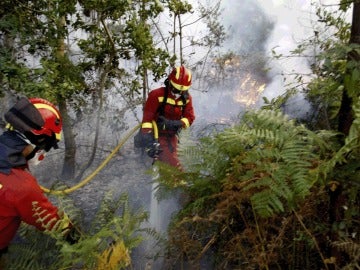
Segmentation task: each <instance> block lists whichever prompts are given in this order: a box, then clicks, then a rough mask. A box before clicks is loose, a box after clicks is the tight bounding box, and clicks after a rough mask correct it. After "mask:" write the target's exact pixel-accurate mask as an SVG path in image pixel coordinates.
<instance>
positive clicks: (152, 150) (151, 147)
mask: <svg viewBox="0 0 360 270" xmlns="http://www.w3.org/2000/svg"><path fill="white" fill-rule="evenodd" d="M145 152H146V153H147V154H148V156H149V157H151V158H157V157H158V156H159V155H160V153H161V152H162V150H161V148H160V144H159V143H158V142H156V141H154V142H152V143H149V144H148V145H147V146H146V147H145Z"/></svg>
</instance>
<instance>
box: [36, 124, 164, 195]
mask: <svg viewBox="0 0 360 270" xmlns="http://www.w3.org/2000/svg"><path fill="white" fill-rule="evenodd" d="M153 123H154V122H153ZM155 126H156V123H155ZM139 128H140V124H139V125H137V126H135V127H134V128H133V129H131V130H130V131H129V132H128V133H127V134H126V136H125V137H124V138H123V139H122V140H120V142H119V144H118V145H117V146H116V147H115V148H114V149H113V150H112V152H111V153H110V154H109V155H108V156H107V158H106V159H105V160H104V161H103V162H102V163H101V164H100V165H99V166H98V167H97V168H96V169H95V170H94V171H93V172H92V173H91V174H90V175H89V176H87V177H86V178H85V179H84V180H82V181H81V182H79V183H78V184H76V185H75V186H73V187H70V188H67V189H64V190H51V189H48V188H45V187H43V186H40V188H41V189H42V190H43V191H44V192H45V193H50V194H54V195H65V194H69V193H71V192H73V191H75V190H77V189H79V188H81V187H83V186H84V185H86V184H87V183H89V182H90V181H91V180H92V179H93V178H94V177H95V176H96V175H97V174H98V173H99V172H100V171H101V170H102V169H103V168H104V167H105V166H106V165H107V163H109V161H110V160H111V159H112V158H113V157H114V155H115V154H116V152H118V151H119V150H120V148H121V147H122V146H123V145H124V144H125V142H126V141H127V140H128V139H129V138H130V137H131V136H132V135H133V134H134V133H135V132H136V130H137V129H139ZM155 131H156V133H155ZM154 135H155V136H157V128H155V129H154ZM155 138H157V137H155Z"/></svg>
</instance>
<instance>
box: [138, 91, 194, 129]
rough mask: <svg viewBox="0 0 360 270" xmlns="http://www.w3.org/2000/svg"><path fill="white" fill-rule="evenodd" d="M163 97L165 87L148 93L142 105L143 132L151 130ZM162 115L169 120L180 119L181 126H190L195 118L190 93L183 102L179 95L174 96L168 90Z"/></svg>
mask: <svg viewBox="0 0 360 270" xmlns="http://www.w3.org/2000/svg"><path fill="white" fill-rule="evenodd" d="M164 99H165V87H161V88H158V89H155V90H152V91H151V92H150V93H149V96H148V98H147V100H146V103H145V106H144V113H143V119H142V125H141V127H142V129H143V131H144V132H147V131H151V130H152V128H153V126H152V121H153V120H154V121H155V122H156V121H157V118H158V116H159V108H160V106H161V104H162V102H163V101H164ZM163 116H164V117H165V118H167V119H169V120H181V121H182V122H183V128H188V127H190V126H191V124H192V123H193V122H194V120H195V114H194V109H193V104H192V97H191V95H190V94H188V95H187V98H186V100H185V104H184V101H183V99H182V98H181V97H179V98H176V97H175V95H173V94H172V93H171V92H169V93H168V96H167V98H166V104H165V105H164V110H163ZM160 132H161V131H160ZM165 132H166V131H165Z"/></svg>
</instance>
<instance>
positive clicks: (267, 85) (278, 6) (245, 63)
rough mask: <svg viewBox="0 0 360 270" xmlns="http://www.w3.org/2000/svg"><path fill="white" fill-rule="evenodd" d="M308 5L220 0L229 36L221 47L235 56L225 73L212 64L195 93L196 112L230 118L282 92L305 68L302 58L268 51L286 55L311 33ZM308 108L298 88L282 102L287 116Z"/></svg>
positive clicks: (295, 0)
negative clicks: (206, 82)
mask: <svg viewBox="0 0 360 270" xmlns="http://www.w3.org/2000/svg"><path fill="white" fill-rule="evenodd" d="M311 9H312V6H311V3H310V0H287V1H281V0H272V1H271V0H257V1H255V0H244V1H236V2H235V1H232V0H223V1H222V17H221V18H222V21H221V23H222V24H223V25H224V26H225V28H226V30H227V32H228V38H227V40H226V42H225V44H224V46H223V47H222V49H221V52H222V53H227V52H229V51H231V52H233V53H234V54H235V55H236V57H237V58H236V57H234V58H232V59H230V60H229V61H228V62H227V63H226V64H225V71H224V73H225V74H226V75H222V76H220V75H219V73H220V72H219V70H217V69H215V68H213V69H212V73H213V74H210V75H213V77H212V78H213V80H211V81H210V83H209V84H210V87H209V88H208V89H207V90H208V91H206V92H205V93H195V97H194V104H195V108H196V112H197V115H198V118H201V119H202V121H205V122H207V123H209V122H210V123H213V122H224V121H228V122H233V120H234V118H236V117H238V116H239V115H241V114H242V113H243V112H244V111H246V110H247V109H250V108H258V107H260V106H261V105H263V101H262V97H266V98H267V99H269V100H271V99H273V98H276V97H277V96H279V95H281V94H283V93H284V92H285V90H286V88H287V87H288V86H287V84H289V83H291V82H294V75H295V74H308V73H310V67H309V63H308V62H307V61H306V60H305V59H304V58H300V57H284V58H281V59H275V58H274V57H273V54H272V51H275V52H276V53H277V54H281V55H283V56H289V55H290V54H291V51H292V50H294V49H296V47H297V44H298V43H299V42H300V41H302V40H303V39H304V38H306V37H308V36H310V35H311V34H312V27H311V26H310V23H311V16H312V10H311ZM209 77H211V76H208V78H209ZM193 95H194V94H193ZM309 110H310V105H309V104H308V103H307V101H306V100H305V99H304V97H303V95H302V94H301V93H300V94H298V95H296V96H295V97H294V98H292V99H291V100H289V102H288V104H287V106H286V113H287V114H289V115H290V116H292V117H298V118H302V117H304V116H305V115H306V114H307V112H308V111H309Z"/></svg>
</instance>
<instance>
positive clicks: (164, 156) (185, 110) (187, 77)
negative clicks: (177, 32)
mask: <svg viewBox="0 0 360 270" xmlns="http://www.w3.org/2000/svg"><path fill="white" fill-rule="evenodd" d="M191 81H192V76H191V71H190V70H189V69H187V68H186V67H184V66H179V67H176V68H174V69H173V70H172V71H171V73H170V74H169V76H168V78H167V79H166V80H165V86H163V87H160V88H158V89H155V90H152V91H151V92H150V93H149V96H148V98H147V100H146V103H145V106H144V113H143V119H142V124H141V133H142V136H143V141H144V144H145V145H147V147H146V149H147V152H148V154H149V156H151V157H156V158H158V160H160V161H163V162H165V163H168V164H170V165H173V166H176V167H180V162H179V159H178V156H177V143H178V138H177V134H178V133H179V132H180V131H181V129H183V128H188V127H190V126H191V124H192V123H193V121H194V120H195V114H194V108H193V104H192V97H191V95H190V93H189V88H190V87H191ZM154 122H156V124H157V128H158V132H159V139H158V140H159V144H160V149H158V148H157V147H156V144H155V143H154V134H153V128H154V127H153V123H154Z"/></svg>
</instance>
